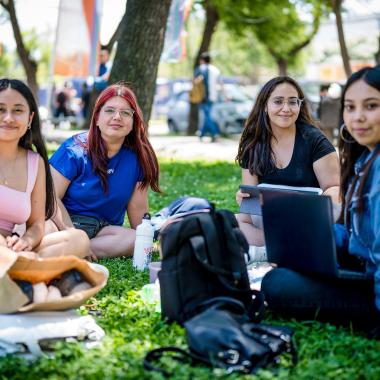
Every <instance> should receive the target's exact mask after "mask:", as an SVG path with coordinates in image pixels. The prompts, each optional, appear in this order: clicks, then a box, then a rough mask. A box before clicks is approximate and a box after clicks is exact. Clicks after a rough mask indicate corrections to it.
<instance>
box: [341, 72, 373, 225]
mask: <svg viewBox="0 0 380 380" xmlns="http://www.w3.org/2000/svg"><path fill="white" fill-rule="evenodd" d="M359 80H363V81H364V82H365V83H366V84H367V85H368V86H371V87H373V88H374V89H376V90H377V91H379V92H380V66H376V67H364V68H363V69H361V70H359V71H357V72H356V73H353V74H352V75H351V76H350V78H348V80H347V83H346V85H345V87H344V89H343V93H342V99H341V120H342V122H343V110H344V101H345V97H346V92H347V90H348V89H349V88H350V86H352V85H353V84H354V83H355V82H357V81H359ZM342 134H343V137H344V139H345V140H346V141H344V140H343V139H342ZM379 143H380V141H379ZM338 148H339V160H340V167H341V188H340V195H341V198H342V203H343V204H342V213H341V215H340V220H339V221H340V222H341V223H343V222H344V219H346V221H348V218H345V215H344V212H345V210H346V205H349V204H350V202H351V199H352V196H353V193H354V190H355V187H356V186H355V183H356V182H357V181H358V180H359V178H361V182H360V186H359V188H358V193H357V194H358V208H357V212H358V213H359V214H360V213H361V212H362V210H363V198H362V193H363V188H364V185H365V181H366V179H367V176H368V173H369V170H370V168H371V165H372V163H373V161H374V160H375V159H376V157H377V156H378V155H379V154H380V147H379V146H377V148H376V151H375V152H374V154H373V156H372V157H371V159H370V160H369V161H368V162H367V163H366V164H365V165H364V167H363V168H362V171H361V172H360V173H358V174H355V171H354V168H355V162H356V161H357V160H358V158H359V157H360V156H361V155H362V153H363V152H364V151H366V150H367V148H366V147H365V146H363V145H360V144H359V143H358V142H356V141H355V140H353V138H352V136H351V135H350V134H349V133H348V131H347V129H346V128H344V129H343V130H342V132H341V133H340V134H339V141H338ZM351 181H352V182H353V184H352V186H351V191H350V193H349V194H347V191H348V188H349V185H350V183H351ZM345 194H347V196H345ZM348 222H349V221H348Z"/></svg>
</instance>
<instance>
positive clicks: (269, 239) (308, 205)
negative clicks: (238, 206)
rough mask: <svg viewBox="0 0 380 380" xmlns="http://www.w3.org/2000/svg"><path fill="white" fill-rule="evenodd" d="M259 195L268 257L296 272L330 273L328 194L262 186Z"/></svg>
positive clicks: (331, 239) (332, 249) (331, 248)
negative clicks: (280, 189) (290, 191)
mask: <svg viewBox="0 0 380 380" xmlns="http://www.w3.org/2000/svg"><path fill="white" fill-rule="evenodd" d="M262 199H263V206H262V211H263V223H264V235H265V245H266V250H267V255H268V261H269V262H272V263H276V264H278V266H281V267H285V268H290V269H293V270H296V271H300V272H307V273H323V274H327V273H331V274H334V273H335V272H336V270H337V267H338V265H337V261H336V247H335V235H334V229H333V216H332V203H331V199H330V197H327V196H320V195H314V194H303V193H296V192H294V193H284V192H278V191H273V190H265V191H263V192H262Z"/></svg>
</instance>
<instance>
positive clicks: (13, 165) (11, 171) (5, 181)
mask: <svg viewBox="0 0 380 380" xmlns="http://www.w3.org/2000/svg"><path fill="white" fill-rule="evenodd" d="M18 153H19V151H18V150H17V154H16V157H15V158H14V159H13V162H12V168H11V170H10V171H9V172H7V174H6V175H5V174H4V171H3V168H1V169H0V174H1V177H2V178H3V181H2V182H3V185H5V186H8V177H9V173H10V174H12V173H14V168H15V165H16V161H17V158H18Z"/></svg>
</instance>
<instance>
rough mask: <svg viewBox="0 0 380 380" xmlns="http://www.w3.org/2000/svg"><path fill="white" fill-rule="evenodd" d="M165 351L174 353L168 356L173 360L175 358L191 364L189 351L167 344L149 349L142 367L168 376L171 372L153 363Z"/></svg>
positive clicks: (191, 357)
mask: <svg viewBox="0 0 380 380" xmlns="http://www.w3.org/2000/svg"><path fill="white" fill-rule="evenodd" d="M165 353H172V354H176V355H171V356H170V357H171V358H172V359H174V360H177V361H179V362H181V363H185V362H188V363H190V364H192V362H193V359H194V358H193V356H192V354H191V353H189V352H187V351H185V350H183V349H182V348H179V347H175V346H167V347H160V348H156V349H154V350H151V351H149V352H148V353H147V354H146V355H145V358H144V368H145V369H147V370H148V371H156V372H159V373H161V375H163V376H165V377H170V376H172V375H173V374H172V373H170V372H168V371H166V370H164V369H163V368H160V367H159V366H158V365H155V364H153V362H154V361H158V360H160V359H161V358H162V357H163V356H164V354H165Z"/></svg>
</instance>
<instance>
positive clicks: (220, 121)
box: [167, 84, 254, 135]
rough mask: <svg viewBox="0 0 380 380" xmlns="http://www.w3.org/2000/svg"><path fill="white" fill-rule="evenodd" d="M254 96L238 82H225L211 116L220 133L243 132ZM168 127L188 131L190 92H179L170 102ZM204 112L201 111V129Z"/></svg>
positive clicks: (173, 130) (176, 130) (175, 130)
mask: <svg viewBox="0 0 380 380" xmlns="http://www.w3.org/2000/svg"><path fill="white" fill-rule="evenodd" d="M253 104H254V98H253V97H250V96H248V95H247V94H246V93H245V92H244V91H243V90H242V88H241V86H239V85H236V84H224V86H223V90H222V89H220V90H219V91H218V101H216V102H215V103H214V105H213V107H212V113H211V116H212V118H213V119H214V120H215V122H216V123H217V125H218V128H219V133H221V134H226V135H227V134H231V133H241V131H242V128H243V125H244V122H245V120H246V119H247V117H248V115H249V113H250V112H251V110H252V107H253ZM168 108H169V109H168V115H167V121H168V127H169V130H170V131H171V132H186V131H187V129H188V122H189V109H190V103H189V92H188V91H181V92H179V93H177V94H176V95H175V96H174V97H173V98H172V99H171V100H170V101H169V103H168ZM202 125H203V112H201V111H199V125H198V128H199V129H200V128H201V126H202Z"/></svg>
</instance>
